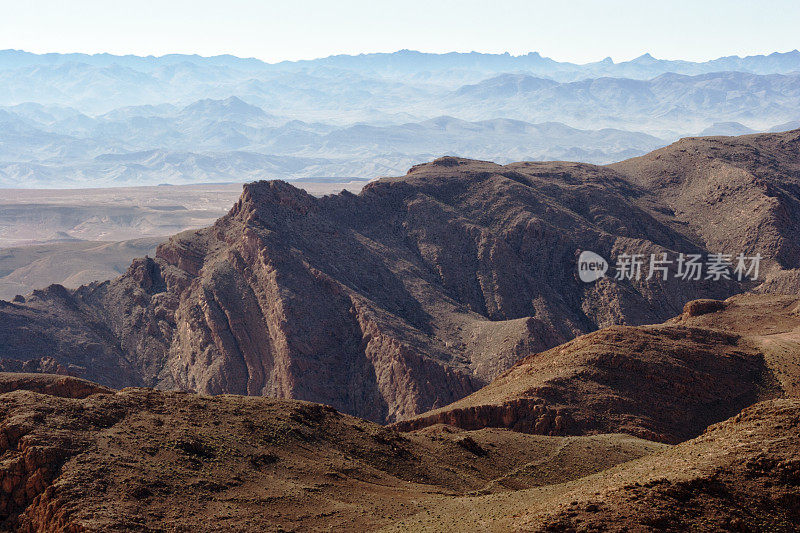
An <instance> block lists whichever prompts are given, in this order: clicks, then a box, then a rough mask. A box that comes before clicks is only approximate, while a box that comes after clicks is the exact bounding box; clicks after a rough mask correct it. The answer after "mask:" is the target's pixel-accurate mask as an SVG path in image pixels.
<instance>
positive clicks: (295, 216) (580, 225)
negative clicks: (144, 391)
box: [0, 131, 800, 422]
mask: <svg viewBox="0 0 800 533" xmlns="http://www.w3.org/2000/svg"><path fill="white" fill-rule="evenodd" d="M798 143H800V131H791V132H787V133H779V134H761V135H751V136H744V137H738V138H729V137H711V138H695V139H684V140H682V141H680V142H678V143H675V144H673V145H671V146H669V147H666V148H663V149H660V150H658V151H655V152H653V153H651V154H648V155H646V156H642V157H640V158H635V159H630V160H626V161H623V162H621V163H616V164H613V165H610V166H605V167H601V166H594V165H588V164H581V163H563V162H550V163H536V162H524V163H512V164H507V165H498V164H495V163H489V162H482V161H474V160H466V159H459V158H454V157H445V158H440V159H437V160H435V161H433V162H432V163H428V164H423V165H418V166H415V167H413V168H412V169H411V170H410V171H409V172H408V173H407V174H406V175H405V176H403V177H398V178H386V179H381V180H377V181H374V182H371V183H369V184H368V185H367V186H366V187H364V189H363V190H362V192H361V193H360V194H359V195H354V194H352V193H350V192H347V191H344V192H342V193H340V194H338V195H328V196H324V197H321V198H318V197H313V196H311V195H309V194H308V193H306V192H305V191H303V190H300V189H297V188H295V187H293V186H292V185H290V184H288V183H286V182H281V181H269V182H255V183H251V184H248V185H245V187H244V191H243V193H242V196H241V198H240V199H239V201H238V202H237V203H236V204H235V205H234V206H233V208H232V209H231V211H230V212H229V213H228V214H227V215H225V216H224V217H222V218H220V219H219V220H218V221H217V222H216V223H215V224H214V225H213V226H211V227H209V228H206V229H202V230H197V231H188V232H184V233H181V234H178V235H176V236H174V237H172V238H171V239H169V240H168V241H167V242H165V243H163V244H161V245H160V246H159V247H158V249H157V252H156V254H155V257H154V258H149V257H148V258H142V259H137V260H135V261H134V262H133V263H132V264H131V266H130V268H129V269H128V270H127V272H126V273H125V274H124V275H123V276H122V277H120V278H118V279H116V280H112V281H110V282H104V283H92V284H89V285H87V286H84V287H81V288H79V289H77V290H67V289H64V288H63V287H61V286H57V285H53V286H50V287H48V288H46V289H42V290H37V291H34V292H33V293H32V294H30V295H26V296H19V297H17V298H15V299H14V300H13V301H12V302H9V303H4V304H2V309H0V318H2V320H3V322H4V323H5V324H7V326H6V327H5V328H3V330H2V331H0V336H1V337H0V350H2V352H0V358H2V361H3V363H2V364H3V365H4V366H3V367H4V368H7V369H19V368H39V369H48V368H49V369H54V368H57V369H61V370H62V371H64V372H69V373H72V374H75V375H78V376H80V377H84V378H88V379H91V380H93V381H96V382H99V383H101V384H103V385H107V386H112V387H122V386H129V385H137V386H150V387H159V388H168V389H181V390H183V389H187V390H194V391H198V392H202V393H208V394H220V393H236V394H248V395H264V396H277V397H286V398H296V399H302V400H309V401H315V402H321V403H326V404H329V405H332V406H334V407H335V408H337V409H340V410H342V411H344V412H347V413H349V414H353V415H357V416H360V417H363V418H367V419H370V420H374V421H377V422H395V421H402V420H405V419H408V418H410V417H413V416H415V415H418V414H420V413H422V412H424V411H427V410H429V409H435V408H438V407H442V406H444V405H447V404H450V403H452V402H453V401H456V400H458V399H460V398H462V397H464V396H466V395H468V394H470V393H472V392H475V391H477V390H478V389H480V388H481V387H483V386H484V385H486V384H487V383H489V382H490V381H491V380H493V379H494V378H496V377H497V376H498V375H499V374H501V373H502V372H503V371H505V370H506V369H508V368H509V367H510V366H511V365H513V364H514V363H515V362H516V361H517V360H519V359H520V358H521V357H523V356H524V355H526V354H529V353H534V352H539V351H542V350H546V349H548V348H552V347H554V346H556V345H559V344H561V343H564V342H566V341H569V340H570V339H572V338H574V337H575V336H577V335H580V334H584V333H589V332H592V331H595V330H597V329H598V328H603V327H607V326H611V325H615V324H624V325H639V324H647V323H653V322H660V321H664V320H667V319H669V318H670V317H673V316H675V315H678V314H680V313H681V311H682V309H683V306H684V304H685V303H686V302H687V301H689V300H693V299H696V298H701V297H705V298H709V297H711V298H726V297H728V296H731V295H733V294H736V293H738V292H741V291H743V290H748V289H753V288H755V286H756V285H758V287H760V289H759V290H762V291H765V292H775V291H777V292H792V291H795V290H797V286H798V274H797V273H798V269H800V263H798V261H799V259H798V258H799V257H800V254H798V248H800V243H798V241H797V235H798V234H800V232H798V229H797V221H798V220H800V185H798V182H797V180H798V175H799V174H798V167H797V158H796V154H797V150H798ZM583 250H592V251H593V252H595V253H598V254H600V255H601V256H603V257H607V258H614V257H619V256H620V255H621V254H629V255H631V254H641V255H643V256H645V257H647V256H649V255H650V254H653V255H658V256H660V255H661V254H665V253H666V254H673V255H677V254H678V253H685V254H711V253H722V252H724V253H728V254H730V255H731V256H733V255H734V254H737V253H742V254H746V255H748V256H755V255H756V254H760V256H761V257H762V258H763V262H762V264H761V265H760V274H759V276H760V277H759V279H758V281H757V282H755V281H749V280H736V279H733V278H731V279H725V278H722V279H718V280H711V279H706V278H701V279H698V280H696V281H691V280H688V279H687V280H682V279H678V278H675V277H666V278H659V277H658V276H656V277H648V278H645V277H642V278H640V279H625V278H621V279H613V278H609V277H606V278H603V279H601V280H598V281H597V282H596V283H593V284H585V283H583V282H582V281H580V280H579V279H578V277H577V272H576V270H575V269H576V266H575V265H576V262H577V259H578V256H579V254H580V253H581V251H583ZM32 332H35V334H34V335H32Z"/></svg>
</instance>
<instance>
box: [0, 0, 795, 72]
mask: <svg viewBox="0 0 800 533" xmlns="http://www.w3.org/2000/svg"><path fill="white" fill-rule="evenodd" d="M798 28H800V2H798V1H797V0H775V1H761V2H753V1H741V0H727V1H722V0H710V1H709V0H695V1H682V0H679V1H662V2H659V3H658V4H655V3H651V2H649V1H647V0H639V1H628V0H605V1H601V0H598V1H587V0H581V1H563V0H562V1H559V0H548V1H538V0H537V1H530V0H529V1H518V0H494V1H492V0H482V1H473V0H460V1H456V0H440V1H436V0H425V1H417V0H403V1H396V0H395V1H383V0H373V1H361V0H339V1H330V0H328V1H316V0H314V1H301V0H296V1H291V0H283V1H279V2H273V1H262V2H258V1H253V0H214V1H211V0H174V1H170V0H159V1H155V0H136V1H129V0H69V1H54V0H50V1H41V0H40V1H37V0H0V49H3V48H17V49H23V50H28V51H32V52H89V53H94V52H111V53H117V54H124V53H132V54H139V55H147V54H154V55H162V54H166V53H172V52H179V53H198V54H201V55H215V54H221V53H230V54H234V55H238V56H243V57H257V58H259V59H263V60H265V61H269V62H274V61H280V60H283V59H311V58H315V57H322V56H327V55H331V54H339V53H348V54H354V53H361V52H390V51H395V50H399V49H402V48H410V49H415V50H421V51H426V52H446V51H461V52H468V51H472V50H477V51H481V52H505V51H508V52H510V53H512V54H522V53H527V52H529V51H538V52H540V53H541V54H542V55H545V56H549V57H552V58H554V59H558V60H561V61H575V62H587V61H596V60H600V59H603V58H604V57H605V56H611V57H612V58H613V59H614V60H615V61H623V60H627V59H632V58H634V57H636V56H638V55H641V54H642V53H644V52H650V53H652V54H653V55H654V56H656V57H659V58H664V59H690V60H706V59H710V58H715V57H719V56H722V55H731V54H737V55H750V54H758V53H769V52H773V51H780V52H786V51H789V50H793V49H795V48H800V30H798Z"/></svg>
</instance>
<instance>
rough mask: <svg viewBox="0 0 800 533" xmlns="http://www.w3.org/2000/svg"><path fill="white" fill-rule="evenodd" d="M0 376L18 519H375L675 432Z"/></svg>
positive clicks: (35, 525)
mask: <svg viewBox="0 0 800 533" xmlns="http://www.w3.org/2000/svg"><path fill="white" fill-rule="evenodd" d="M34 381H35V382H34ZM0 382H2V384H3V390H8V389H10V388H14V386H13V385H14V384H16V390H13V391H11V392H4V393H1V394H0V448H2V455H0V520H1V521H2V526H3V527H4V528H7V529H14V530H16V531H70V532H75V531H104V532H105V531H132V530H136V531H165V530H169V531H243V532H246V531H253V532H261V531H330V530H332V529H333V530H351V531H366V530H373V529H376V528H379V527H382V526H386V525H390V524H392V523H394V522H396V521H397V520H399V519H402V518H404V517H409V516H413V515H414V514H416V513H418V512H420V511H423V510H426V509H427V510H435V509H436V508H438V507H439V506H441V505H442V503H443V502H445V501H447V500H450V499H452V498H455V497H458V496H460V495H464V494H498V493H503V492H509V491H517V490H521V489H526V488H530V487H537V486H546V485H549V484H552V483H560V482H563V481H566V480H572V479H577V478H580V477H582V476H586V475H590V474H594V473H596V472H599V471H601V470H604V469H607V468H609V467H611V466H614V465H617V464H619V463H622V462H626V461H629V460H631V459H635V458H639V457H643V456H645V455H648V454H652V453H654V452H659V451H661V450H664V449H665V448H666V447H665V446H664V445H660V444H656V443H652V442H648V441H643V440H640V439H636V438H633V437H630V436H626V435H603V436H595V437H545V436H538V435H524V434H521V433H516V432H512V431H507V430H499V429H485V430H480V431H471V432H466V431H462V430H458V429H455V428H450V427H444V426H438V427H431V428H426V429H425V430H423V431H420V432H417V433H410V434H401V433H398V432H396V431H394V430H391V429H387V428H385V427H381V426H378V425H376V424H373V423H371V422H367V421H364V420H360V419H356V418H353V417H350V416H347V415H343V414H341V413H339V412H337V411H335V410H334V409H332V408H330V407H327V406H322V405H318V404H310V403H305V402H299V401H293V400H274V399H264V398H248V397H241V396H227V395H222V396H215V397H209V396H198V395H196V394H188V393H176V392H162V391H155V390H151V389H125V390H122V391H120V392H111V391H108V390H107V389H102V388H97V390H96V391H95V393H94V394H90V395H88V396H86V395H85V394H84V393H81V394H74V391H75V390H76V387H85V383H86V382H83V381H81V380H77V379H75V378H70V377H64V376H38V377H36V378H35V380H34V379H33V378H31V377H30V376H27V375H0ZM44 389H46V390H47V391H48V392H49V394H41V393H40V392H37V391H41V390H44Z"/></svg>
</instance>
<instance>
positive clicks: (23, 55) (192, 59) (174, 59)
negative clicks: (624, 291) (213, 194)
mask: <svg viewBox="0 0 800 533" xmlns="http://www.w3.org/2000/svg"><path fill="white" fill-rule="evenodd" d="M73 63H85V64H87V65H92V66H95V67H115V66H116V67H121V68H127V69H131V70H137V71H143V72H153V71H156V70H159V69H161V70H162V71H166V72H169V71H170V69H175V67H176V66H180V65H186V64H188V65H204V66H207V67H209V68H211V67H213V68H217V69H237V70H243V71H248V72H258V71H267V72H292V71H310V70H314V69H341V70H350V71H356V72H362V73H367V74H371V75H372V74H377V75H380V76H383V77H401V76H407V75H418V76H420V77H421V78H422V79H424V77H425V75H426V74H427V75H432V74H434V73H439V72H451V71H461V72H484V73H486V72H513V71H527V72H533V73H537V74H541V75H547V76H548V77H552V78H554V79H561V80H570V81H572V80H575V79H580V78H591V77H599V76H619V77H626V78H636V79H646V78H650V77H653V76H657V75H659V74H663V73H665V72H676V73H680V74H703V73H708V72H720V71H732V70H736V71H741V72H752V73H754V74H771V73H779V72H784V73H785V72H793V71H800V52H799V51H798V50H792V51H791V52H786V53H778V52H776V53H772V54H769V55H754V56H747V57H739V56H728V57H721V58H718V59H714V60H711V61H705V62H694V61H673V60H664V59H656V58H654V57H653V56H651V55H650V54H643V55H641V56H639V57H637V58H636V59H633V60H630V61H624V62H620V63H615V62H614V61H612V59H611V58H610V57H607V58H605V59H603V60H602V61H598V62H594V63H586V64H583V65H578V64H575V63H569V62H559V61H555V60H553V59H550V58H547V57H542V56H541V55H539V54H538V53H536V52H531V53H528V54H525V55H520V56H512V55H510V54H508V53H505V54H483V53H478V52H471V53H457V52H452V53H446V54H430V53H423V52H417V51H414V50H400V51H398V52H394V53H374V54H360V55H357V56H350V55H338V56H330V57H326V58H320V59H313V60H305V61H284V62H281V63H277V64H268V63H264V62H262V61H259V60H258V59H254V58H239V57H235V56H231V55H220V56H214V57H202V56H198V55H184V54H169V55H165V56H160V57H153V56H147V57H141V56H134V55H126V56H117V55H113V54H94V55H88V54H55V53H53V54H33V53H30V52H24V51H21V50H2V51H0V69H15V68H22V67H35V66H57V65H68V64H73Z"/></svg>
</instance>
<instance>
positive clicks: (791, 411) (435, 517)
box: [381, 399, 800, 533]
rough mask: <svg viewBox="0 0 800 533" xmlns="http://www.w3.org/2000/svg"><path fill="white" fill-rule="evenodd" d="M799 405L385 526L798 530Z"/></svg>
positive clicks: (784, 404)
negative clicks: (561, 478) (586, 472)
mask: <svg viewBox="0 0 800 533" xmlns="http://www.w3.org/2000/svg"><path fill="white" fill-rule="evenodd" d="M798 431H800V401H799V400H797V399H783V400H772V401H767V402H762V403H758V404H756V405H754V406H752V407H749V408H748V409H746V410H744V411H743V412H742V413H741V414H738V415H736V416H735V417H733V418H731V419H729V420H727V421H724V422H722V423H719V424H716V425H714V426H712V427H711V428H709V429H708V430H707V431H706V432H705V433H704V434H703V435H701V436H700V437H698V438H696V439H693V440H690V441H687V442H684V443H682V444H679V445H677V446H674V447H671V448H669V449H666V450H664V451H662V452H659V453H656V454H653V455H651V456H648V457H644V458H642V459H639V460H635V461H631V462H629V463H625V464H621V465H619V466H616V467H614V468H611V469H609V470H606V471H603V472H600V473H598V474H595V475H591V476H587V477H584V478H581V479H578V480H574V481H570V482H567V483H563V484H559V485H549V486H544V487H535V488H531V489H525V490H519V491H514V492H505V493H497V494H489V495H481V496H462V497H456V498H452V499H449V500H446V501H444V502H443V503H442V504H441V505H440V506H439V507H438V508H436V509H434V510H430V511H429V510H427V509H426V510H424V511H421V512H419V513H417V514H415V515H414V516H412V517H409V518H405V519H402V520H399V521H397V522H395V523H393V524H391V525H390V526H387V527H385V528H383V529H382V530H381V531H385V532H390V531H419V532H438V531H457V532H458V531H463V532H472V531H486V532H505V531H531V532H534V531H535V532H544V531H547V532H557V531H560V532H572V531H611V532H622V531H669V532H680V531H699V532H716V531H737V532H738V531H741V532H749V531H775V532H782V533H783V532H785V533H790V532H794V531H797V524H798V523H800V445H798V439H797V434H798Z"/></svg>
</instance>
